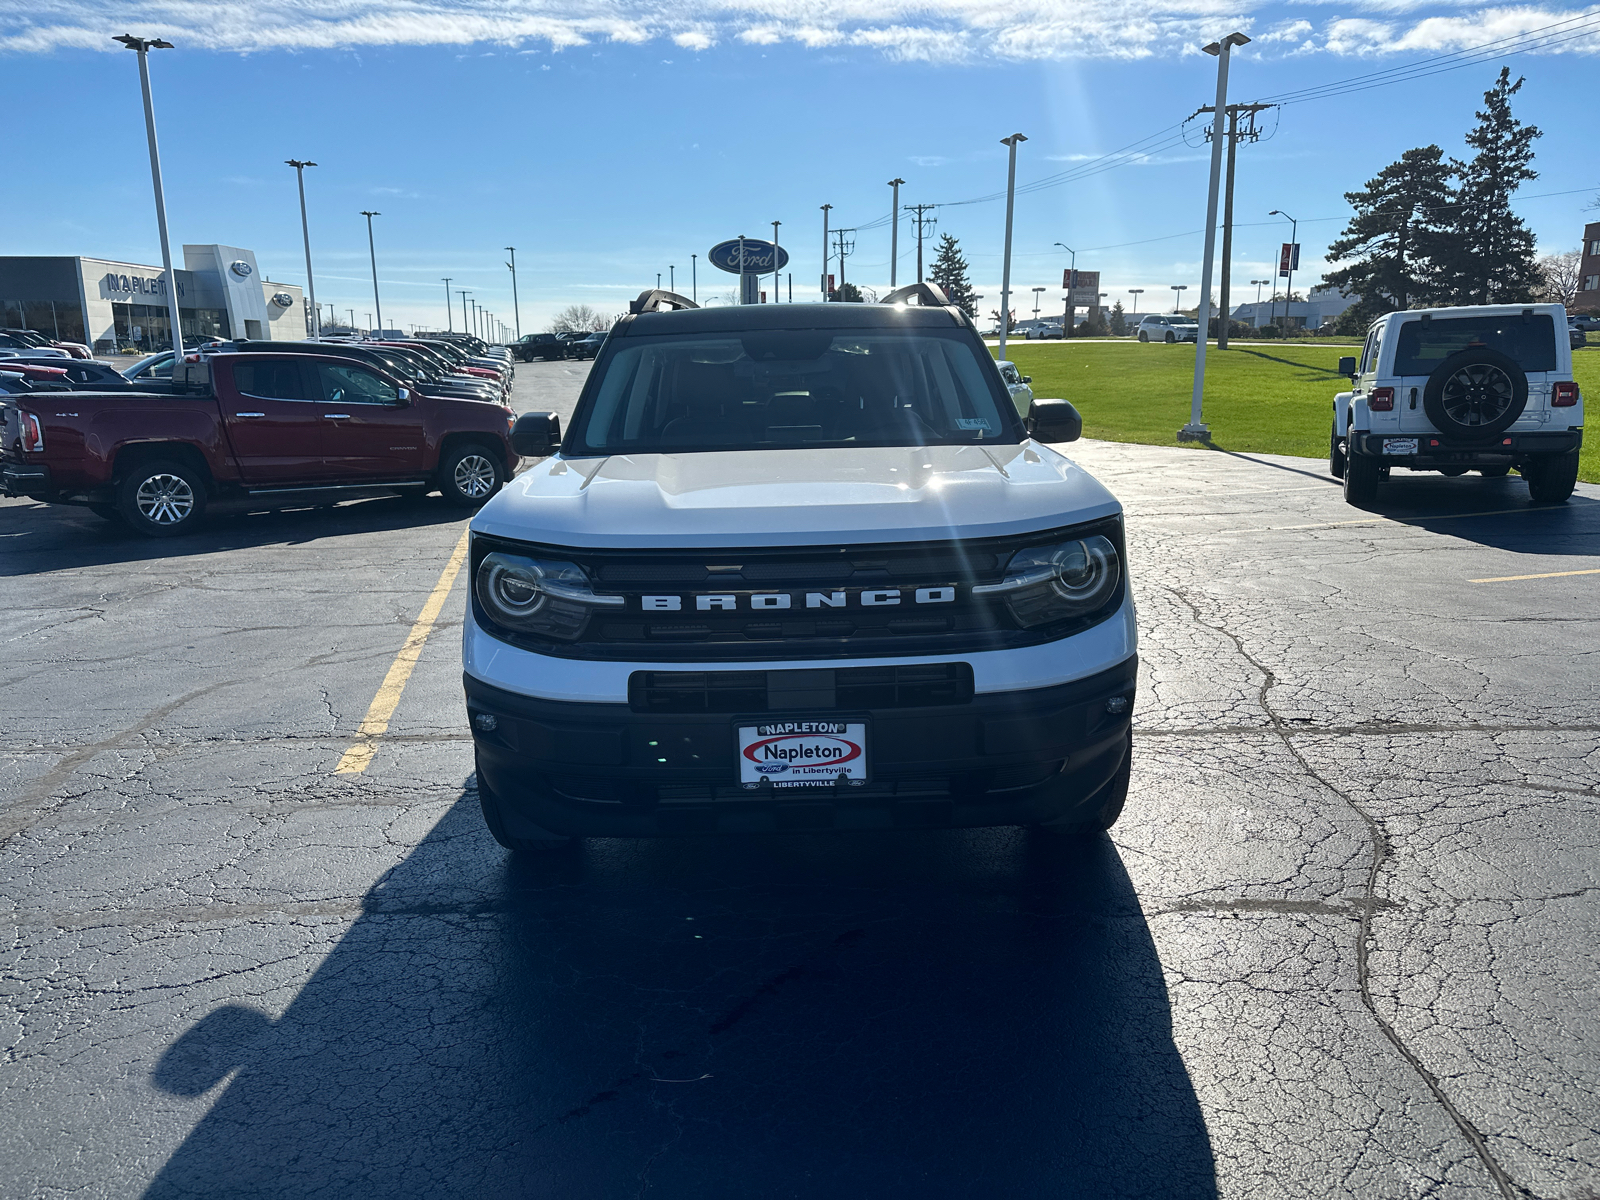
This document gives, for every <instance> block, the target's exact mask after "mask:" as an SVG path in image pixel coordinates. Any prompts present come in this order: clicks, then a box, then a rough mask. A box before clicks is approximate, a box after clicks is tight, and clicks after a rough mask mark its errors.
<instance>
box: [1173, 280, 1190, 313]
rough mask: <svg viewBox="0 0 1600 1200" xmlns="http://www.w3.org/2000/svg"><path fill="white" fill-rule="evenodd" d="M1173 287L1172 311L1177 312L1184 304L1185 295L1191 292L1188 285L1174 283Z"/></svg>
mask: <svg viewBox="0 0 1600 1200" xmlns="http://www.w3.org/2000/svg"><path fill="white" fill-rule="evenodd" d="M1171 287H1172V311H1173V312H1177V311H1178V309H1179V308H1180V307H1181V306H1182V304H1183V294H1184V293H1185V292H1187V291H1188V290H1189V285H1188V284H1187V283H1174V284H1172V285H1171Z"/></svg>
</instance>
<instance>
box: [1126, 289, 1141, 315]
mask: <svg viewBox="0 0 1600 1200" xmlns="http://www.w3.org/2000/svg"><path fill="white" fill-rule="evenodd" d="M1128 295H1130V296H1132V297H1133V315H1134V316H1138V315H1139V297H1140V296H1142V295H1144V289H1143V288H1129V289H1128Z"/></svg>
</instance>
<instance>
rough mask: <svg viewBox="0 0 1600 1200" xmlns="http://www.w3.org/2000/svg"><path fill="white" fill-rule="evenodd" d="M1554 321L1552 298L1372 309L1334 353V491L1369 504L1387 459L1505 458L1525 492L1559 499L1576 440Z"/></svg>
mask: <svg viewBox="0 0 1600 1200" xmlns="http://www.w3.org/2000/svg"><path fill="white" fill-rule="evenodd" d="M1566 330H1567V317H1566V310H1565V309H1564V308H1562V306H1561V305H1559V304H1502V305H1488V306H1481V307H1470V308H1432V309H1417V310H1413V311H1409V312H1395V313H1389V314H1388V315H1386V316H1383V317H1379V318H1378V319H1377V320H1376V321H1374V322H1373V323H1372V326H1371V327H1370V329H1369V330H1368V332H1367V340H1366V343H1365V345H1364V346H1363V347H1362V350H1361V355H1360V358H1359V359H1357V358H1354V357H1349V358H1342V359H1340V360H1339V371H1340V374H1343V375H1349V376H1350V378H1351V381H1352V387H1351V390H1350V391H1348V392H1340V393H1339V394H1338V395H1336V396H1335V397H1334V399H1333V429H1332V432H1331V433H1330V435H1329V446H1328V469H1329V471H1330V472H1332V474H1333V476H1334V477H1335V478H1337V479H1343V480H1344V495H1345V499H1346V500H1348V501H1349V502H1350V503H1351V504H1355V505H1359V506H1365V505H1369V504H1371V503H1372V502H1373V501H1374V500H1375V499H1376V498H1377V494H1378V485H1379V484H1380V483H1381V482H1382V481H1383V480H1385V479H1387V478H1389V474H1390V472H1391V470H1392V469H1393V468H1395V467H1406V468H1408V469H1410V470H1413V471H1438V472H1439V473H1440V474H1442V475H1465V474H1466V473H1467V472H1468V471H1474V470H1475V471H1477V472H1478V473H1479V474H1480V475H1484V476H1489V477H1499V476H1503V475H1505V474H1507V473H1508V472H1509V471H1511V469H1512V468H1513V467H1514V468H1516V470H1517V471H1518V473H1519V474H1521V476H1522V477H1523V478H1524V479H1526V480H1527V481H1528V494H1529V495H1530V496H1531V497H1532V498H1533V499H1534V500H1535V501H1537V502H1540V503H1545V504H1559V503H1561V502H1562V501H1564V500H1566V499H1567V498H1568V497H1569V496H1571V495H1572V490H1573V487H1574V486H1575V485H1576V483H1577V480H1578V451H1579V449H1580V448H1581V447H1582V445H1583V396H1582V394H1581V393H1580V391H1579V389H1578V385H1577V384H1576V383H1575V382H1573V378H1572V348H1571V346H1570V345H1569V344H1568V340H1567V332H1566Z"/></svg>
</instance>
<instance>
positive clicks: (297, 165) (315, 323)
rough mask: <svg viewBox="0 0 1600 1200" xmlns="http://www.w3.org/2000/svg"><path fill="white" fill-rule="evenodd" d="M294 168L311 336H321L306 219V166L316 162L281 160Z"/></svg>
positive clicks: (309, 233)
mask: <svg viewBox="0 0 1600 1200" xmlns="http://www.w3.org/2000/svg"><path fill="white" fill-rule="evenodd" d="M283 161H284V162H286V163H288V164H289V165H290V166H291V167H293V168H294V175H295V182H297V183H298V184H299V185H300V235H301V237H303V238H304V239H305V243H306V291H307V293H309V294H310V296H311V336H312V337H321V336H322V312H321V310H320V309H319V308H318V307H317V285H316V281H315V280H313V279H312V278H311V226H310V224H309V223H308V222H307V221H306V168H307V167H314V166H316V165H317V164H316V163H314V162H309V161H307V160H305V159H300V158H286V159H284V160H283Z"/></svg>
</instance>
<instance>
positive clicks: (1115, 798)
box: [1037, 729, 1133, 837]
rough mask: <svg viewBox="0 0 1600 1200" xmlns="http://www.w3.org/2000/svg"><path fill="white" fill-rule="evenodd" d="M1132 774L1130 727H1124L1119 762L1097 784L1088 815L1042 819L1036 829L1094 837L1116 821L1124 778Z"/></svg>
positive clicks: (1125, 800) (1125, 799)
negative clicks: (1124, 743) (1081, 818)
mask: <svg viewBox="0 0 1600 1200" xmlns="http://www.w3.org/2000/svg"><path fill="white" fill-rule="evenodd" d="M1132 777H1133V730H1132V729H1130V730H1128V741H1127V746H1126V748H1125V749H1124V750H1123V754H1122V765H1121V766H1120V767H1118V768H1117V773H1116V774H1115V775H1113V776H1112V777H1111V778H1110V779H1108V780H1106V782H1105V783H1104V784H1102V785H1101V787H1100V790H1099V791H1098V792H1096V793H1095V794H1094V798H1093V799H1092V800H1090V802H1089V803H1090V804H1091V805H1095V806H1097V807H1094V808H1093V809H1091V812H1092V814H1093V815H1092V816H1090V817H1089V819H1088V820H1086V821H1045V822H1043V823H1042V824H1040V825H1039V826H1037V828H1039V829H1046V830H1049V831H1050V832H1051V833H1065V834H1072V835H1075V836H1077V837H1095V836H1098V835H1099V834H1102V833H1104V832H1106V830H1108V829H1110V828H1111V827H1112V826H1113V825H1115V824H1116V823H1117V818H1118V817H1120V816H1121V815H1122V809H1123V806H1124V805H1126V804H1127V803H1128V781H1129V780H1130V779H1131V778H1132Z"/></svg>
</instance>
